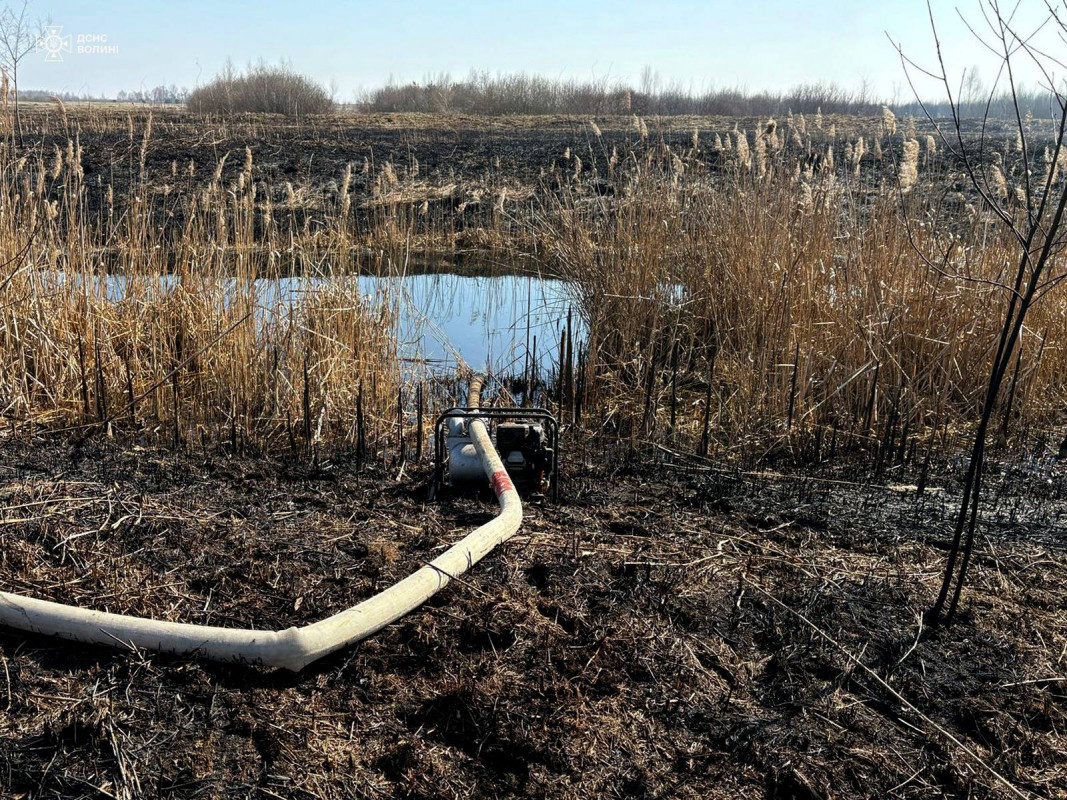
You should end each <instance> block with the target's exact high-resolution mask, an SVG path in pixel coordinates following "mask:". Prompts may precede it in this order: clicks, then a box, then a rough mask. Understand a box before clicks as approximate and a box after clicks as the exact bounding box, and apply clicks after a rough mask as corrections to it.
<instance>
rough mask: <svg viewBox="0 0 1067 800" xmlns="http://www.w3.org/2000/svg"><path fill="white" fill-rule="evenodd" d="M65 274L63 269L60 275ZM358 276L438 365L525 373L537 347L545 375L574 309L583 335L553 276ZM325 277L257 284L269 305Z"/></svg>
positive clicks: (119, 292) (402, 342) (414, 348)
mask: <svg viewBox="0 0 1067 800" xmlns="http://www.w3.org/2000/svg"><path fill="white" fill-rule="evenodd" d="M63 280H64V277H63V276H60V277H59V281H60V282H62V281H63ZM176 280H177V279H176V278H175V277H174V276H172V275H167V276H162V277H161V278H160V285H161V287H162V288H163V290H164V291H166V290H168V289H169V288H170V287H172V286H173V285H174V284H175V281H176ZM331 280H332V281H337V280H347V279H345V278H333V279H331ZM351 280H356V281H358V284H359V290H360V293H361V294H362V295H363V296H364V297H366V298H367V299H368V301H369V302H371V303H372V304H374V303H379V302H383V303H387V304H389V305H390V306H392V307H394V308H395V309H396V317H397V321H396V330H395V335H396V337H397V340H398V343H399V355H400V357H401V358H402V359H404V360H405V361H407V362H409V363H425V364H426V365H427V366H429V367H430V368H431V369H435V370H449V369H453V368H454V367H456V366H457V365H459V364H466V365H467V366H469V367H472V368H474V369H477V370H488V371H490V372H493V373H495V374H509V375H517V374H521V372H522V370H523V366H524V360H525V358H526V353H527V346H530V348H531V349H532V350H533V349H534V348H536V349H535V352H536V354H537V361H538V364H539V365H540V370H541V372H542V374H545V373H547V372H549V371H551V369H552V368H553V367H554V366H555V364H556V361H557V358H558V351H559V342H560V333H561V332H562V330H563V329H564V328H565V327H566V324H567V315H568V312H570V311H572V310H573V311H574V312H575V313H573V316H572V331H573V334H574V336H575V339H576V340H577V341H581V340H582V339H583V338H584V328H583V326H582V322H581V320H580V318H579V316H578V314H577V309H576V306H575V304H574V299H573V292H572V287H571V285H570V284H568V283H567V282H566V281H562V280H558V279H554V278H547V277H542V276H540V275H536V274H525V273H524V274H488V275H479V274H476V275H471V274H458V273H454V272H424V273H414V274H408V275H403V276H396V275H390V276H375V275H360V276H358V277H355V276H353V277H352V278H351ZM324 281H325V279H323V278H316V277H283V278H272V279H266V278H264V279H260V280H257V281H256V282H255V283H256V291H257V294H258V296H259V298H260V302H261V304H262V307H263V308H264V309H267V308H272V307H277V305H278V304H280V305H281V306H283V307H284V306H286V305H288V304H289V303H290V302H297V301H298V300H299V298H300V296H302V295H304V294H306V293H308V292H313V291H315V289H316V288H317V287H318V286H321V285H323V283H324ZM106 283H107V294H108V296H109V297H110V298H112V299H114V300H118V299H120V298H121V297H122V296H123V295H124V294H125V289H126V279H125V277H124V276H122V275H109V276H108V277H107V278H106ZM231 285H232V284H231ZM264 313H268V312H266V311H265V310H264ZM535 339H536V342H535Z"/></svg>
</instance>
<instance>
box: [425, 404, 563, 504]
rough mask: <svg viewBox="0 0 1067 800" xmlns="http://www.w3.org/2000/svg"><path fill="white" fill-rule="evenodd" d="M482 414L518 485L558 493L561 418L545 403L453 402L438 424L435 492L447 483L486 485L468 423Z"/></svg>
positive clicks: (452, 486) (537, 492)
mask: <svg viewBox="0 0 1067 800" xmlns="http://www.w3.org/2000/svg"><path fill="white" fill-rule="evenodd" d="M472 419H481V420H482V421H483V422H484V423H486V426H487V427H488V428H489V430H490V434H491V435H492V437H493V444H494V445H495V447H496V451H497V454H498V455H499V456H500V460H501V461H502V462H504V468H505V469H506V470H507V471H508V476H509V477H510V478H511V481H512V483H514V484H515V488H517V489H518V490H519V492H520V493H521V494H524V495H527V496H535V495H543V494H548V495H550V496H551V497H552V498H553V499H554V500H555V499H558V496H559V485H558V463H559V423H558V422H557V421H556V419H555V417H553V416H552V415H551V414H550V413H549V412H548V411H547V410H545V409H543V408H459V407H457V408H450V409H448V410H447V411H445V412H444V413H443V414H442V415H441V416H440V417H439V418H438V420H437V425H436V426H435V428H434V465H435V470H434V482H433V488H432V490H431V494H432V495H435V494H436V493H437V492H438V491H439V490H440V489H442V488H444V487H448V488H450V489H453V490H457V491H461V490H466V491H477V490H479V489H481V488H483V487H485V486H486V485H487V478H486V475H485V471H484V469H483V468H482V464H481V459H480V458H478V451H477V450H476V449H475V447H474V443H473V442H472V441H471V438H470V433H469V431H468V425H469V423H470V421H471V420H472Z"/></svg>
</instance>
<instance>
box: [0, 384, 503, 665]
mask: <svg viewBox="0 0 1067 800" xmlns="http://www.w3.org/2000/svg"><path fill="white" fill-rule="evenodd" d="M481 386H482V379H481V378H480V377H475V378H473V379H472V380H471V387H470V396H469V398H468V405H469V406H470V407H472V408H477V407H479V406H480V405H481ZM468 430H469V433H470V438H471V440H472V441H473V442H474V446H475V448H477V450H478V455H479V456H480V457H481V460H482V466H483V467H484V468H485V474H486V477H488V478H489V481H490V483H491V484H492V487H493V491H494V492H495V493H496V496H497V500H498V502H499V503H500V513H499V514H498V515H497V516H496V517H494V518H493V519H492V520H490V521H489V522H487V523H486V524H485V525H482V526H481V527H480V528H478V529H477V530H474V531H472V532H471V533H469V534H468V535H467V536H466V537H464V538H463V539H462V540H460V541H459V542H458V543H456V544H454V545H452V547H450V548H449V549H448V550H446V551H445V552H444V553H442V554H441V555H440V556H438V557H437V558H435V559H434V560H433V561H431V562H429V564H427V565H426V566H424V567H422V568H421V569H419V570H417V571H415V572H413V573H412V574H411V575H409V576H408V577H406V578H404V579H403V580H402V581H400V582H399V583H396V584H393V585H392V586H390V587H389V588H388V589H386V590H385V591H383V592H380V593H379V594H376V595H375V596H374V597H371V598H369V599H367V600H364V601H363V602H362V603H360V604H358V605H355V606H352V608H349V609H347V610H346V611H341V612H340V613H338V614H334V615H333V616H332V617H328V618H327V619H324V620H322V621H321V622H316V623H313V624H311V625H307V626H305V627H303V628H288V629H287V630H284V631H257V630H247V629H245V630H242V629H236V628H217V627H211V626H208V625H188V624H185V623H180V622H164V621H161V620H154V619H147V618H144V617H131V616H125V615H123V614H110V613H107V612H104V611H92V610H89V609H84V608H76V607H74V606H69V605H64V604H63V603H53V602H51V601H49V600H36V599H34V598H32V597H25V596H22V595H16V594H9V593H8V592H0V624H2V625H6V626H8V627H11V628H18V629H20V630H24V631H31V632H33V633H42V634H47V635H50V636H59V637H62V638H64V639H72V640H74V641H78V642H89V643H92V644H104V645H110V646H112V647H124V646H126V647H128V646H130V645H133V646H136V647H138V648H143V649H145V650H155V651H158V652H160V653H175V654H178V655H190V656H199V657H202V658H208V659H211V660H214V661H237V662H243V663H251V664H263V665H265V666H270V667H283V668H285V669H289V670H293V671H294V672H296V671H298V670H300V669H303V668H304V667H306V666H307V665H308V664H310V663H311V662H312V661H316V660H318V659H320V658H322V657H323V656H325V655H327V654H329V653H332V652H334V651H335V650H339V649H341V648H342V647H345V646H346V645H349V644H352V643H353V642H358V641H360V640H361V639H364V638H366V637H367V636H370V635H371V634H372V633H375V632H376V631H379V630H381V629H382V628H384V627H385V626H386V625H388V624H390V623H391V622H394V621H396V620H398V619H399V618H400V617H402V616H404V615H405V614H407V613H408V612H409V611H412V610H414V609H416V608H418V607H419V606H420V605H422V604H423V603H424V602H426V600H428V599H429V598H430V597H432V596H433V595H434V594H436V593H437V592H438V591H440V590H441V589H443V588H444V587H445V586H447V585H448V583H449V581H451V579H452V578H454V577H455V576H457V575H462V574H463V573H464V572H466V571H467V570H468V569H470V568H471V567H472V566H473V565H474V564H477V563H478V562H479V561H480V560H481V559H482V558H484V557H485V556H486V555H488V554H489V553H490V552H491V551H492V550H493V548H495V547H496V546H497V545H498V544H501V543H502V542H505V541H507V540H508V539H510V538H511V537H512V536H514V535H515V532H516V531H517V530H518V529H519V525H520V524H522V502H521V501H520V500H519V494H518V492H516V491H515V487H514V486H513V485H512V482H511V479H510V478H509V477H508V473H507V471H506V470H505V469H504V465H503V463H502V462H501V461H500V456H498V455H497V452H496V449H495V448H494V447H493V442H492V440H491V439H490V438H489V432H488V431H487V430H486V427H485V423H484V422H483V421H482V420H481V419H476V418H472V419H471V421H470V423H469V425H468ZM420 435H421V432H420Z"/></svg>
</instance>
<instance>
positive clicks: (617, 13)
mask: <svg viewBox="0 0 1067 800" xmlns="http://www.w3.org/2000/svg"><path fill="white" fill-rule="evenodd" d="M1023 3H1024V4H1027V3H1029V4H1031V5H1033V6H1038V5H1040V4H1039V3H1038V2H1037V0H1023ZM957 5H959V6H960V7H962V8H963V9H965V10H967V9H968V8H974V7H975V5H974V3H973V0H972V2H968V0H959V2H958V3H956V2H946V1H945V0H936V2H935V3H934V9H935V14H936V16H937V18H938V20H939V23H940V25H941V27H942V29H943V30H942V35H943V43H944V46H945V50H946V52H947V53H948V54H949V56H950V57H951V60H952V63H953V65H954V66H955V67H956V68H963V67H970V66H972V65H977V66H979V67H980V68H983V69H984V71H985V72H986V73H987V74H990V75H991V70H990V68H989V64H990V59H989V58H988V57H986V56H985V55H984V53H983V51H982V49H981V48H980V47H978V46H976V45H975V44H974V43H973V41H972V40H971V37H970V34H968V33H967V32H966V30H965V29H964V28H963V26H962V24H961V23H960V22H959V20H958V18H957V17H956V13H955V11H954V9H955V7H956V6H957ZM31 9H32V13H33V14H34V15H35V16H40V17H50V18H51V21H52V24H53V25H57V26H62V28H63V30H62V34H64V35H67V34H70V35H71V36H72V39H71V44H72V49H75V50H76V48H77V37H78V35H79V34H82V35H86V34H90V35H92V34H97V35H99V34H103V35H106V36H107V44H108V46H109V47H112V48H117V52H109V53H101V54H85V53H77V52H70V53H66V52H64V53H62V54H61V55H62V58H63V61H62V63H58V62H52V63H49V62H46V61H45V55H44V53H34V54H31V55H30V56H28V57H27V59H26V61H25V62H24V67H23V74H22V76H21V81H20V82H21V84H22V86H23V87H25V88H47V89H52V90H60V91H72V92H93V93H103V94H109V95H110V94H114V93H115V92H117V91H118V90H120V89H127V90H130V89H140V88H144V89H149V88H151V87H153V86H156V85H158V84H171V83H174V84H177V85H179V86H181V85H185V86H189V87H193V86H195V85H196V84H197V83H198V82H201V83H202V82H206V81H207V80H209V79H210V78H211V76H212V75H214V74H215V73H216V72H217V71H218V70H219V69H220V68H221V67H222V65H223V64H224V62H225V61H226V59H227V58H228V57H229V58H231V59H233V61H234V62H235V64H236V65H237V66H241V65H243V64H245V63H246V62H248V61H250V60H257V59H260V58H263V59H266V60H267V61H270V62H275V61H278V60H279V59H286V60H288V61H289V62H290V63H291V64H292V65H293V66H294V67H295V68H296V69H298V70H299V71H301V72H305V73H308V74H310V75H312V76H314V77H315V78H317V79H319V80H321V81H322V82H324V83H328V84H330V83H332V84H333V85H334V86H335V87H336V89H337V96H338V99H339V100H342V101H347V100H351V99H353V97H354V95H355V93H356V92H357V91H359V89H361V88H369V87H372V86H375V85H378V84H381V83H383V82H384V81H386V80H387V79H388V78H389V77H390V76H392V77H394V78H395V79H397V80H399V81H412V80H419V79H422V78H424V77H425V76H427V75H430V74H437V73H441V72H448V73H451V74H452V75H453V76H454V77H459V76H463V75H465V74H467V73H468V72H469V71H470V70H471V69H478V70H487V71H489V72H510V71H527V72H535V73H539V74H543V75H548V76H559V77H567V78H604V77H610V78H617V79H622V80H629V81H634V82H636V81H637V79H638V78H639V76H640V73H641V70H642V68H643V67H644V66H646V65H648V66H651V67H652V68H653V69H654V70H655V71H656V72H657V73H658V74H659V75H660V77H661V79H662V80H663V81H664V82H669V81H679V82H681V83H683V84H684V85H686V86H691V87H693V88H696V89H700V88H705V87H708V86H716V87H745V88H748V89H752V90H755V89H772V90H776V89H784V88H788V87H790V86H792V85H795V84H797V83H799V82H807V81H834V82H837V83H839V84H841V85H843V86H845V87H849V88H854V87H857V86H859V85H860V83H861V82H863V81H866V82H868V83H869V84H870V86H871V87H872V89H873V91H874V92H875V93H876V94H877V95H879V96H882V97H887V98H892V97H893V96H894V95H897V96H899V97H900V98H902V99H907V98H908V97H910V93H909V91H908V88H907V85H906V84H905V83H904V81H903V76H902V72H901V68H900V63H899V60H898V58H897V56H896V53H895V52H894V51H893V48H892V46H891V44H890V43H889V41H888V40H887V38H886V33H887V32H888V33H889V34H890V35H891V36H893V37H894V38H896V39H898V40H899V41H901V42H902V44H903V45H904V46H905V49H906V50H907V51H908V52H910V53H914V54H915V55H916V56H917V57H921V58H924V59H928V58H929V56H930V55H931V53H932V38H931V35H930V30H929V25H928V22H927V16H926V5H925V2H923V1H922V0H894V1H893V2H888V3H887V2H845V1H844V0H794V2H780V0H766V1H765V2H754V1H753V0H750V1H749V2H747V3H746V2H745V0H734V1H733V2H720V1H719V0H706V1H705V2H690V1H689V0H659V1H658V2H650V1H649V0H641V1H639V2H632V1H631V0H587V1H585V2H583V1H582V0H569V1H568V2H563V1H562V0H543V1H542V2H534V1H533V0H527V2H487V1H486V0H463V2H450V1H448V0H444V1H440V0H439V2H423V0H408V2H403V3H390V2H365V1H364V0H357V1H355V2H333V1H330V0H326V1H325V2H278V1H277V0H263V1H262V2H256V3H234V2H205V0H183V1H182V2H177V1H176V2H170V3H160V2H131V1H130V0H121V1H120V2H107V3H89V2H85V0H81V1H80V2H74V0H53V1H52V2H49V0H32V1H31ZM971 16H974V17H976V16H977V15H976V14H973V13H972V14H971ZM1061 47H1062V43H1061ZM1029 77H1032V76H1029Z"/></svg>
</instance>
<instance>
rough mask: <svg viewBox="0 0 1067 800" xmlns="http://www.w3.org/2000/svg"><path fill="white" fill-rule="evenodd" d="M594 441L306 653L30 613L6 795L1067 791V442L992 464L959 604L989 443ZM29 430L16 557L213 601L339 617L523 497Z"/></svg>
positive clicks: (8, 453)
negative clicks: (1051, 450)
mask: <svg viewBox="0 0 1067 800" xmlns="http://www.w3.org/2000/svg"><path fill="white" fill-rule="evenodd" d="M578 452H579V450H577V449H572V457H571V459H570V461H569V463H568V464H567V465H566V468H567V477H566V482H565V488H564V499H563V502H562V503H561V504H559V505H555V506H554V505H550V504H542V503H537V502H531V503H529V504H528V505H527V516H526V521H525V523H524V525H523V527H522V529H521V531H520V533H519V535H518V536H517V537H516V538H515V539H513V540H512V541H511V542H509V543H507V544H506V545H504V546H502V547H500V548H499V549H498V550H497V551H496V552H494V553H493V554H492V555H490V556H489V557H488V558H487V559H486V560H485V561H483V562H482V563H481V564H479V565H478V566H477V567H475V568H474V569H473V570H472V571H471V572H470V573H469V574H468V575H467V576H465V577H464V579H463V580H462V581H457V582H455V583H453V584H452V585H451V586H450V587H449V588H447V589H446V590H445V591H444V592H442V593H441V594H440V595H439V596H438V597H436V598H434V599H433V600H432V601H431V602H430V603H429V604H427V605H426V606H424V607H423V608H422V609H419V610H418V611H416V612H414V613H413V614H411V615H410V616H408V617H407V618H405V619H403V620H401V621H400V622H398V623H397V624H395V625H393V626H391V627H389V628H387V629H386V630H384V631H382V632H381V633H379V634H378V635H376V636H374V637H372V638H371V639H369V640H368V641H366V642H364V643H362V644H360V645H358V646H355V647H351V648H348V649H346V650H344V651H342V652H339V653H337V654H334V655H333V656H331V657H329V658H327V659H325V660H324V661H322V662H319V663H317V664H315V665H313V666H311V667H309V668H308V669H307V670H305V671H304V672H302V673H300V674H296V675H293V674H290V673H285V672H280V671H271V670H266V669H261V668H257V667H246V666H238V665H219V664H210V663H206V662H197V661H192V660H182V659H175V658H170V657H162V656H157V655H153V654H149V653H140V652H124V651H113V650H109V649H105V648H94V647H85V646H80V645H72V644H69V643H62V642H57V641H53V640H51V639H48V638H44V637H27V636H25V635H23V634H21V633H17V632H10V631H3V632H0V661H2V664H0V787H3V788H2V790H0V794H2V795H3V796H5V797H21V798H45V797H65V798H66V797H71V798H74V797H78V798H101V797H126V798H133V797H164V798H192V797H257V798H259V797H263V798H267V797H275V798H276V797H282V798H342V797H363V796H366V797H394V796H399V797H468V796H473V797H499V796H529V797H576V798H577V797H598V796H603V797H693V798H696V797H712V798H717V797H721V798H734V797H759V798H765V797H767V798H769V797H775V798H788V797H793V798H816V797H873V796H892V797H930V796H948V797H990V796H991V797H999V796H1004V797H1008V796H1018V795H1017V794H1016V793H1022V794H1023V795H1024V796H1028V795H1032V796H1039V797H1057V796H1058V797H1062V796H1064V795H1065V794H1067V758H1065V756H1064V752H1065V749H1067V748H1065V740H1064V730H1065V726H1067V679H1065V675H1067V667H1065V663H1067V662H1065V659H1067V627H1065V626H1064V622H1065V620H1067V615H1065V606H1067V593H1065V591H1064V586H1065V580H1067V579H1065V577H1064V576H1065V574H1067V553H1065V552H1064V544H1065V542H1067V522H1065V518H1067V469H1065V467H1064V466H1063V465H1062V463H1061V464H1057V463H1056V462H1054V461H1052V460H1051V459H1048V460H1045V459H1031V460H1030V461H1029V462H1026V463H1027V464H1029V466H1019V465H1017V466H1013V467H1010V468H1009V467H1004V468H1002V469H996V468H994V469H993V473H994V474H993V475H992V476H991V479H990V491H989V494H988V495H987V497H988V498H989V508H988V509H987V511H986V513H984V514H983V518H982V531H981V537H980V541H979V546H978V548H976V561H977V563H976V565H975V571H974V573H973V581H972V584H971V587H970V588H969V589H968V590H967V591H966V593H965V595H964V603H963V613H962V616H961V618H960V619H959V621H958V623H957V624H955V625H954V626H952V627H951V628H948V629H944V630H936V631H931V630H929V629H924V628H923V627H922V626H921V623H920V619H921V612H922V611H923V609H925V608H926V607H927V606H928V605H929V603H930V602H931V600H932V599H933V596H934V593H935V591H936V589H937V586H938V583H939V580H940V568H941V563H942V559H943V556H944V549H945V543H946V539H947V532H948V530H949V528H950V524H951V523H950V517H951V512H952V508H953V504H954V498H955V497H956V493H957V481H958V473H959V465H958V464H955V463H951V462H946V463H942V464H940V465H938V466H936V467H935V469H933V470H932V472H931V475H930V477H929V479H928V480H927V481H925V486H924V491H923V492H922V494H921V495H920V494H919V493H918V492H917V491H916V487H915V484H916V483H917V482H918V477H917V476H916V475H914V474H910V473H907V474H896V473H894V472H893V471H890V473H888V474H885V475H882V476H880V477H878V478H877V479H870V478H869V476H868V475H867V474H866V473H865V468H861V467H859V466H855V465H853V464H850V463H849V462H848V461H847V460H843V461H840V462H838V463H831V464H824V465H821V466H818V467H806V468H804V469H803V470H802V471H798V470H790V469H786V468H780V469H779V471H776V472H771V471H762V472H747V473H746V472H740V471H734V470H732V469H727V468H720V467H718V466H716V465H714V464H711V465H709V464H707V463H702V464H686V465H680V464H673V465H672V464H669V463H666V462H664V461H663V460H662V459H660V460H657V461H655V462H652V461H648V460H640V459H638V460H635V459H614V458H611V457H609V456H608V455H607V454H597V455H590V454H589V451H586V454H585V455H584V456H582V457H581V458H579V457H578V456H577V453H578ZM0 455H2V457H0V464H2V465H3V466H2V467H0V498H2V501H3V510H2V512H0V513H2V515H3V516H2V518H0V589H3V590H5V591H11V592H25V593H32V594H34V595H37V596H40V597H48V598H52V599H57V600H63V601H66V602H73V603H77V604H82V605H86V606H90V605H91V606H92V607H94V608H101V609H107V610H111V611H119V612H126V613H134V614H147V615H152V616H156V617H160V618H166V619H180V620H183V621H188V622H201V623H211V624H217V625H243V626H257V627H258V626H262V627H270V628H284V627H288V626H289V625H294V624H296V625H299V624H304V623H307V622H309V621H313V620H316V619H319V618H321V617H322V616H324V615H327V614H329V613H332V612H334V611H337V610H340V609H342V608H345V607H347V606H349V605H351V604H353V603H355V602H357V601H358V600H359V599H361V598H364V597H366V596H368V595H370V594H372V593H373V592H375V591H377V590H379V589H381V588H383V587H384V586H386V585H388V584H389V583H391V582H393V581H395V580H396V579H397V578H399V577H401V576H403V575H405V574H406V573H408V572H410V571H411V570H412V569H414V568H415V567H417V566H418V565H419V564H421V563H422V562H424V561H425V560H426V559H428V558H430V557H432V554H433V553H435V552H436V551H437V549H438V548H440V547H443V546H444V545H446V544H447V543H450V542H452V541H454V540H455V539H457V538H459V537H460V536H462V535H463V534H464V533H465V532H466V531H467V530H468V529H469V528H471V527H472V526H474V525H476V524H477V523H479V522H480V521H482V520H484V519H486V518H487V517H488V516H489V515H490V514H491V513H493V506H492V504H491V503H489V502H487V501H486V500H484V499H471V498H453V499H446V500H444V501H442V502H439V503H429V502H427V501H426V484H425V480H426V477H427V469H426V468H425V466H422V465H419V466H416V467H414V468H412V467H411V466H409V467H408V468H407V469H406V470H404V471H403V473H402V474H400V476H399V479H398V470H397V469H395V468H393V469H390V470H389V471H386V470H385V469H384V468H382V467H380V466H379V467H368V468H366V469H364V470H357V468H356V466H355V464H354V463H352V462H349V461H348V460H346V459H343V458H338V459H336V460H334V461H333V462H326V463H322V464H319V465H310V464H302V463H299V461H295V460H293V459H279V460H269V459H254V458H235V457H228V456H224V455H217V454H216V455H205V454H202V453H200V454H198V453H194V452H185V453H177V454H176V453H174V452H171V451H168V450H164V449H155V448H144V447H138V446H136V445H135V444H134V443H133V442H130V441H121V440H111V439H107V438H105V437H103V436H97V437H95V438H90V439H88V440H87V441H83V442H74V441H72V440H70V439H68V438H64V437H62V436H55V435H48V436H33V437H28V436H26V435H23V434H17V435H15V434H9V435H6V436H5V438H4V440H3V441H2V443H0ZM582 461H584V462H586V463H581V462H582ZM609 464H617V465H619V466H616V467H612V466H608V465H609ZM876 676H877V677H876ZM998 776H999V777H998ZM1009 784H1010V787H1014V788H1010V787H1009Z"/></svg>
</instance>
